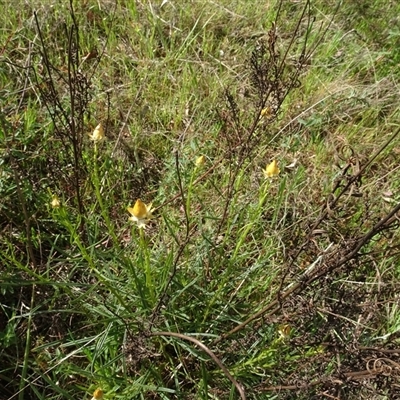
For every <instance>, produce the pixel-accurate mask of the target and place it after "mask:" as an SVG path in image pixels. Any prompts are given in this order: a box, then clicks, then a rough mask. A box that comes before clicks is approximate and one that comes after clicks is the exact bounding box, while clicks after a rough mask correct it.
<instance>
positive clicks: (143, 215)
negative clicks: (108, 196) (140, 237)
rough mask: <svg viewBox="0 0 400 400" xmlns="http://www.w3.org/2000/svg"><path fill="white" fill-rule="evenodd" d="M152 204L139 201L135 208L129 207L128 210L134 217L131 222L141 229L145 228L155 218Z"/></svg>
mask: <svg viewBox="0 0 400 400" xmlns="http://www.w3.org/2000/svg"><path fill="white" fill-rule="evenodd" d="M151 205H152V204H151V203H150V204H148V205H147V204H144V203H143V201H142V200H140V199H137V200H136V203H135V205H134V206H133V207H128V208H127V210H128V212H129V213H130V214H132V216H131V217H130V218H129V219H130V220H131V221H133V222H136V223H137V224H138V226H139V228H144V227H145V226H146V224H147V222H148V221H149V220H150V219H151V218H152V217H153V215H152V213H151V212H152V210H153V208H152V206H151Z"/></svg>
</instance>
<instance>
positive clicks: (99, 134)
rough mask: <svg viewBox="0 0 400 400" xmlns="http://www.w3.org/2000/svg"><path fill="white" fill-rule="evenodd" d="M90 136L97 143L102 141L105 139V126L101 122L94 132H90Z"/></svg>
mask: <svg viewBox="0 0 400 400" xmlns="http://www.w3.org/2000/svg"><path fill="white" fill-rule="evenodd" d="M89 137H90V139H91V140H93V141H94V142H95V143H97V142H101V141H102V140H103V139H104V137H105V136H104V128H103V125H102V124H101V123H100V124H98V125H97V126H96V128H94V131H93V133H92V134H90V133H89Z"/></svg>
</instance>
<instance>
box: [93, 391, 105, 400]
mask: <svg viewBox="0 0 400 400" xmlns="http://www.w3.org/2000/svg"><path fill="white" fill-rule="evenodd" d="M92 400H103V391H102V390H101V389H96V390H95V391H94V393H93V397H92Z"/></svg>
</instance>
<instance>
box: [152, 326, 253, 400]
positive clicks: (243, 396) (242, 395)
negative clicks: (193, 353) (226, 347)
mask: <svg viewBox="0 0 400 400" xmlns="http://www.w3.org/2000/svg"><path fill="white" fill-rule="evenodd" d="M150 335H151V336H172V337H176V338H179V339H183V340H187V341H189V342H192V343H194V344H195V345H196V346H197V347H199V348H200V349H201V350H203V351H204V352H205V353H207V354H208V355H209V356H210V357H211V359H212V360H213V361H214V362H215V364H217V365H218V367H219V368H221V370H222V372H223V373H224V375H225V376H226V377H227V378H228V379H229V380H230V381H231V382H232V383H233V385H234V386H235V387H236V389H237V391H238V392H239V394H240V398H241V399H242V400H246V394H245V392H244V389H243V386H242V385H241V384H240V383H239V382H238V381H237V380H236V379H235V378H234V377H233V376H232V375H231V373H230V372H229V371H228V370H227V368H226V367H225V366H224V364H222V362H221V361H220V359H219V358H218V357H217V356H216V355H215V354H214V353H213V352H212V351H211V350H210V349H209V348H208V347H207V346H206V345H205V344H203V343H202V342H200V341H199V340H197V339H195V338H194V337H191V336H187V335H184V334H182V333H177V332H152V333H151V334H150Z"/></svg>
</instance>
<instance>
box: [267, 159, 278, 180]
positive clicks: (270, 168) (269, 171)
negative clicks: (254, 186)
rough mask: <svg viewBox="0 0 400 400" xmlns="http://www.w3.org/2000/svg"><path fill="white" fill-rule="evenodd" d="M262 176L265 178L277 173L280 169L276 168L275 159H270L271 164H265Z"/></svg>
mask: <svg viewBox="0 0 400 400" xmlns="http://www.w3.org/2000/svg"><path fill="white" fill-rule="evenodd" d="M263 172H264V176H265V177H266V178H272V177H273V176H276V175H278V174H279V172H280V169H279V168H278V163H277V161H276V160H274V161H272V163H271V164H269V165H267V166H266V167H265V169H264V170H263Z"/></svg>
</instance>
